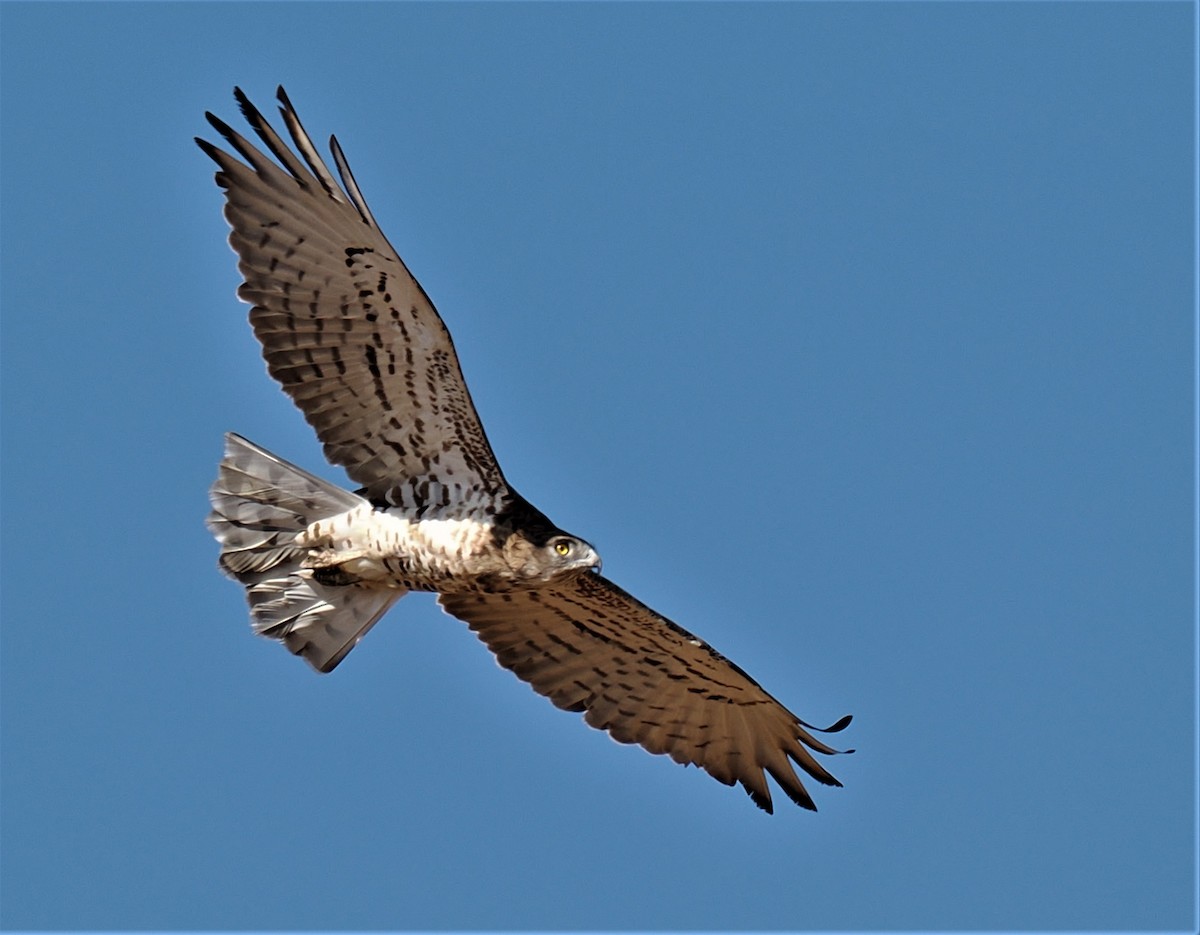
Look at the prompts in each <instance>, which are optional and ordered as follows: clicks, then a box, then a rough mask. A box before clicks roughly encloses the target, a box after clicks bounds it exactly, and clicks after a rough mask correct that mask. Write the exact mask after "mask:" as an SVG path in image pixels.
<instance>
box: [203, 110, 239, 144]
mask: <svg viewBox="0 0 1200 935" xmlns="http://www.w3.org/2000/svg"><path fill="white" fill-rule="evenodd" d="M204 119H205V120H207V121H208V122H209V123H210V124H212V128H213V129H214V130H216V131H217V132H218V133H220V134H221V136H223V137H225V139H227V140H228V139H230V138H231V137H232V136H233V135H235V132H236V131H235V130H234V129H233V127H231V126H230V125H229V124H227V123H226V122H225V121H224V120H222V119H221V118H220V117H218V116H217V115H216V114H214V113H213V112H212V111H211V110H206V111H205V112H204Z"/></svg>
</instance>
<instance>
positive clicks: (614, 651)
mask: <svg viewBox="0 0 1200 935" xmlns="http://www.w3.org/2000/svg"><path fill="white" fill-rule="evenodd" d="M438 600H439V601H440V602H441V604H442V606H443V607H445V608H446V610H447V611H449V612H450V613H451V614H453V615H454V616H455V617H458V618H460V619H462V620H464V621H466V623H467V624H468V625H469V626H470V628H471V629H472V630H474V631H475V632H476V633H477V634H478V635H479V638H480V639H482V640H483V641H484V642H485V643H486V644H487V646H488V648H489V649H490V650H491V651H492V652H493V653H495V654H496V658H497V660H498V661H499V663H500V664H501V665H502V666H504V667H505V668H506V669H511V670H512V671H513V672H514V673H516V675H517V676H518V677H519V678H521V679H522V680H524V681H526V682H529V683H530V685H532V686H533V688H534V690H535V691H537V692H538V693H539V694H542V695H545V696H546V697H548V698H549V699H550V700H551V701H552V702H554V704H556V705H558V707H560V708H565V709H567V710H568V711H583V712H585V713H584V720H586V721H587V723H588V724H590V725H591V726H592V727H597V728H600V729H601V730H606V731H608V732H609V733H610V734H611V735H612V736H613V737H614V738H615V739H616V740H619V741H621V742H622V743H638V744H641V745H642V746H643V747H645V748H646V749H647V750H649V751H650V752H651V753H666V754H669V755H670V757H671V759H673V760H675V762H677V763H685V764H687V763H692V764H695V765H696V766H699V767H702V768H703V769H704V770H706V771H707V772H708V773H709V774H710V775H712V776H713V777H714V778H715V779H717V780H719V781H720V782H723V783H725V784H726V785H730V786H731V785H733V784H734V783H735V782H740V783H741V784H742V786H743V787H744V788H745V790H746V791H747V792H748V793H749V794H750V797H751V798H752V799H753V800H754V802H755V804H757V805H758V806H759V807H760V808H763V809H766V810H767V811H768V812H770V811H771V810H772V808H771V792H770V790H769V789H768V787H767V781H766V777H765V776H764V775H763V770H766V771H767V772H768V773H770V774H771V776H772V777H774V779H775V781H776V782H777V783H779V785H780V786H782V787H783V791H784V792H786V793H787V795H788V797H789V798H790V799H791V800H792V801H793V802H795V803H796V804H797V805H801V806H803V807H804V808H811V809H814V810H815V808H816V806H815V805H813V801H812V799H811V798H810V797H809V795H808V792H807V791H806V790H805V788H804V786H803V784H802V783H801V782H800V779H799V778H798V777H797V775H796V772H795V770H793V768H792V765H791V762H790V761H789V758H790V760H791V761H795V762H796V763H798V764H799V765H800V766H801V768H802V769H803V770H804V771H805V772H806V773H808V774H809V775H810V776H812V777H813V778H814V779H816V780H817V781H818V782H822V783H825V784H826V785H832V786H839V785H841V783H839V782H838V781H837V780H836V779H834V778H833V776H831V775H830V774H829V773H828V772H826V770H825V768H824V767H822V766H821V764H820V763H818V762H817V761H816V759H814V757H813V755H812V754H811V753H810V752H809V750H808V749H806V747H807V748H811V749H812V750H816V751H818V752H820V753H827V754H834V753H839V752H844V751H838V750H834V749H833V748H832V747H829V746H827V745H826V744H824V743H821V741H819V740H817V739H816V738H815V737H813V736H812V735H811V734H810V733H809V732H808V731H807V730H805V728H806V727H809V728H811V725H809V724H805V723H804V722H803V721H801V720H800V719H799V718H797V717H796V716H795V715H794V714H792V713H791V712H790V711H788V710H787V708H785V707H784V706H783V705H781V704H780V703H779V702H778V701H776V700H775V699H774V698H772V697H771V696H770V695H768V694H767V693H766V692H765V691H763V689H762V688H761V687H760V686H759V684H758V683H757V682H755V681H754V679H752V678H750V676H748V675H747V674H746V673H745V672H743V671H742V670H741V669H739V668H738V667H737V666H736V665H734V664H733V663H732V662H730V661H729V660H728V659H726V658H725V657H724V656H722V655H721V654H720V653H718V652H717V651H716V650H714V649H713V648H712V647H711V646H709V645H708V644H707V643H705V642H704V641H703V640H700V639H697V638H696V637H694V636H693V635H692V634H690V633H688V632H687V631H686V630H684V629H683V628H681V627H679V626H677V625H676V624H674V623H672V622H671V621H670V620H668V619H667V618H665V617H663V616H661V615H659V614H657V613H655V612H654V611H653V610H651V609H650V608H649V607H647V606H646V605H645V604H642V603H641V602H640V601H638V600H637V599H636V598H634V597H632V596H630V595H629V594H627V593H626V592H625V591H623V590H621V589H620V588H619V587H617V586H616V585H615V584H613V583H612V582H611V581H608V580H607V579H606V578H603V577H601V576H600V575H598V574H594V573H590V572H588V573H583V574H578V575H571V576H568V577H565V578H564V579H560V580H559V581H556V582H554V583H552V584H550V585H548V586H546V587H542V588H538V589H531V590H522V591H513V592H509V593H503V594H443V595H441V596H440V597H439V598H438ZM849 723H850V718H849V717H845V718H843V719H842V720H840V721H839V722H838V723H837V724H835V725H833V727H831V728H828V730H831V731H837V730H841V729H842V728H844V727H845V726H846V725H847V724H849ZM813 729H816V728H813Z"/></svg>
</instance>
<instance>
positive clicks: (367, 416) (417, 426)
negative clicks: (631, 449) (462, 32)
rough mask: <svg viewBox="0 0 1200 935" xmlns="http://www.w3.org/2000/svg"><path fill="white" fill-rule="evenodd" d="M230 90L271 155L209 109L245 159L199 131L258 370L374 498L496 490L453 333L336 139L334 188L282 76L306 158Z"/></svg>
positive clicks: (500, 483) (286, 111)
mask: <svg viewBox="0 0 1200 935" xmlns="http://www.w3.org/2000/svg"><path fill="white" fill-rule="evenodd" d="M234 94H235V96H236V97H237V100H238V103H239V104H240V105H241V109H242V113H243V114H244V115H245V117H246V120H247V121H248V122H249V124H250V126H251V127H252V128H253V129H254V131H255V132H256V133H257V134H258V137H259V139H260V140H261V141H262V143H263V145H265V146H266V148H267V150H269V151H270V152H271V154H272V155H274V157H275V159H277V160H278V163H279V164H278V165H276V163H275V162H272V161H271V160H270V159H268V158H267V157H266V156H265V155H263V153H262V152H261V151H260V150H259V149H257V148H255V146H253V145H252V144H251V143H249V142H248V141H247V140H246V139H245V138H244V137H242V136H241V135H240V134H238V133H237V132H236V131H235V130H233V129H231V128H230V127H229V126H227V125H226V124H225V123H223V122H222V121H221V120H219V119H218V118H216V117H214V116H213V115H212V114H207V115H206V116H207V117H208V120H209V122H210V123H211V124H212V125H213V127H215V128H216V130H217V131H218V132H219V133H220V134H221V136H223V137H224V138H225V140H226V141H227V142H228V143H229V145H230V146H231V147H232V148H233V149H234V150H235V151H236V152H237V153H238V155H240V156H241V158H242V159H243V160H245V162H244V163H243V162H241V161H239V160H238V159H235V158H234V157H233V156H231V155H230V154H228V153H226V152H224V151H222V150H220V149H217V148H216V147H215V146H212V145H211V144H210V143H208V142H206V141H204V140H201V139H197V140H196V142H197V143H198V144H199V146H200V148H201V149H203V150H204V152H205V153H207V154H208V155H209V156H210V157H211V158H212V159H213V160H214V161H215V162H216V163H217V165H218V166H219V167H220V171H219V172H218V173H217V175H216V179H217V184H218V185H220V186H221V188H223V189H224V190H225V197H226V206H225V217H226V219H227V220H228V221H229V224H230V225H231V226H232V228H233V232H232V233H231V234H230V237H229V242H230V244H231V245H232V246H233V249H234V251H235V252H236V253H237V254H238V257H239V258H240V262H239V263H238V268H239V269H240V270H241V273H242V276H243V277H244V278H245V282H244V283H243V284H242V286H241V287H240V288H239V289H238V295H239V296H240V297H241V298H242V299H243V300H245V301H246V302H249V303H250V304H251V305H253V306H254V307H253V309H252V310H251V312H250V322H251V324H252V325H253V327H254V333H255V334H256V335H257V336H258V339H259V341H261V342H262V347H263V357H264V358H265V359H266V361H267V369H268V370H269V372H270V373H271V375H272V376H273V377H275V379H276V380H278V381H279V382H280V384H282V386H283V389H284V390H285V392H287V394H288V395H289V396H290V397H291V398H292V400H293V401H294V402H295V403H296V405H297V406H299V407H300V409H301V411H302V412H303V413H304V417H305V418H306V419H307V420H308V422H309V424H310V425H311V426H312V427H313V428H314V429H315V430H316V432H317V437H318V438H320V440H321V441H322V443H324V446H325V454H326V456H327V457H328V458H329V460H330V461H331V462H333V463H334V464H340V465H342V466H343V467H344V468H345V469H346V472H347V473H348V474H349V475H350V477H351V478H352V479H353V480H354V481H356V482H357V483H359V484H362V485H363V486H364V487H365V488H366V489H367V493H368V496H370V497H372V498H381V499H388V492H389V491H390V490H391V489H392V488H393V487H394V486H395V485H396V484H397V483H398V482H400V481H404V480H417V481H420V480H421V479H424V480H427V481H429V482H430V483H437V484H440V485H442V486H443V487H445V486H457V487H459V488H460V489H462V490H464V491H469V490H471V489H474V490H477V491H480V492H486V493H491V494H496V493H502V492H503V491H505V490H506V487H505V484H504V478H503V475H502V473H501V471H500V468H499V466H498V465H497V464H496V458H495V455H494V454H493V453H492V448H491V445H490V444H489V443H488V440H487V436H486V435H485V434H484V430H483V426H482V425H481V424H480V421H479V416H478V414H477V413H476V411H475V406H474V405H473V403H472V402H471V396H470V393H469V391H468V390H467V386H466V383H465V382H464V380H463V376H462V370H461V368H460V366H459V363H458V355H457V354H456V353H455V350H454V344H453V342H452V341H451V338H450V333H449V332H448V331H447V330H446V326H445V324H444V323H443V322H442V320H441V318H440V317H439V316H438V313H437V310H436V309H435V308H434V306H433V303H432V302H430V300H429V297H428V296H426V295H425V292H424V290H423V289H422V288H421V286H420V284H419V283H418V282H417V281H416V280H415V279H414V278H413V277H412V274H410V273H409V271H408V269H407V268H406V267H405V265H404V263H403V261H401V259H400V256H399V254H398V253H397V252H396V250H395V249H394V248H393V247H392V246H391V245H390V244H389V243H388V242H387V238H385V237H384V235H383V232H382V231H380V229H379V226H378V225H377V224H376V223H375V219H374V217H372V215H371V211H370V209H369V208H368V207H367V204H366V202H365V201H364V200H363V197H362V193H361V192H360V191H359V189H358V185H357V184H356V183H355V181H354V176H353V175H352V174H351V173H350V168H349V166H348V165H347V164H346V160H345V157H344V156H343V155H342V151H341V147H340V146H338V143H337V140H336V138H331V139H330V149H331V151H332V153H333V158H334V162H335V164H336V166H337V169H338V175H339V176H340V178H341V182H342V184H341V185H340V186H339V184H338V183H337V181H335V180H334V177H333V175H332V174H331V173H330V171H329V169H328V168H327V167H326V165H325V163H324V162H323V161H322V159H321V156H320V154H319V153H318V152H317V149H316V147H315V146H314V145H313V143H312V140H311V139H309V136H308V134H307V133H305V131H304V128H303V127H302V126H301V125H300V120H299V118H297V116H296V113H295V111H294V110H293V108H292V105H291V103H290V102H289V101H288V98H287V95H286V94H285V93H284V91H283V88H282V87H281V88H279V91H278V98H279V101H280V104H281V105H282V106H281V107H280V112H281V114H282V115H283V120H284V122H285V124H286V125H287V128H288V132H289V133H290V135H291V138H292V142H293V144H294V146H295V149H296V151H297V152H299V154H300V157H302V158H303V162H301V160H300V158H297V156H296V154H295V153H294V152H293V151H292V150H291V149H289V148H288V146H287V144H285V143H284V141H283V140H282V139H281V138H280V137H279V136H278V135H277V134H276V132H275V131H274V129H272V128H271V126H270V124H268V123H267V121H266V120H265V119H264V118H263V116H262V114H260V113H259V112H258V110H256V109H255V107H254V105H253V104H251V103H250V101H249V100H248V99H247V98H246V96H245V95H244V94H243V93H242V92H241V90H240V89H237V90H235V91H234ZM281 166H282V168H281Z"/></svg>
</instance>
